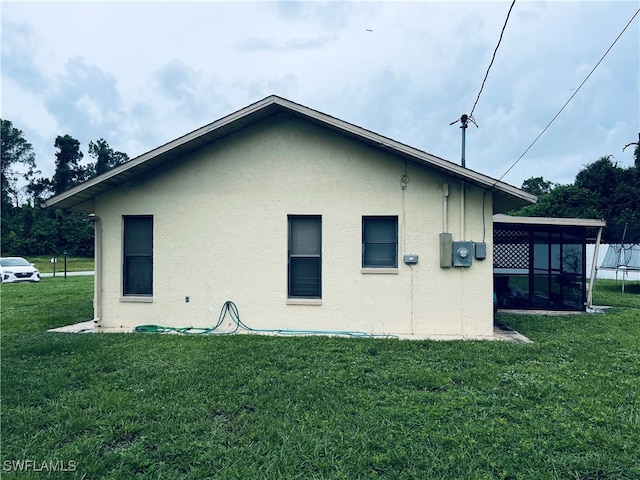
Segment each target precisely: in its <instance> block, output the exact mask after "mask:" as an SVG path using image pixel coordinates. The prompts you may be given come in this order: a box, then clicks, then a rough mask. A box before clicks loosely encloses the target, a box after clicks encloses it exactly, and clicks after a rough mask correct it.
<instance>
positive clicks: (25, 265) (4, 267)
mask: <svg viewBox="0 0 640 480" xmlns="http://www.w3.org/2000/svg"><path fill="white" fill-rule="evenodd" d="M39 281H40V271H39V270H38V269H37V268H36V267H35V265H34V264H33V263H30V262H28V261H27V260H25V259H24V258H22V257H5V258H0V283H13V282H39Z"/></svg>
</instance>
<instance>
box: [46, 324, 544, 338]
mask: <svg viewBox="0 0 640 480" xmlns="http://www.w3.org/2000/svg"><path fill="white" fill-rule="evenodd" d="M48 331H49V332H55V333H133V332H132V330H131V329H130V328H126V329H125V328H102V327H97V326H96V323H95V322H94V321H93V320H89V321H86V322H80V323H75V324H73V325H66V326H64V327H58V328H52V329H50V330H48ZM173 334H175V335H177V334H176V333H175V332H173ZM251 334H253V335H273V336H277V334H276V333H266V332H249V331H242V330H239V331H237V332H235V333H234V335H251ZM299 336H303V335H302V334H300V335H299ZM327 336H345V337H348V335H327ZM380 337H381V336H380ZM365 338H366V337H365ZM388 338H389V339H392V340H438V341H447V340H502V341H509V342H516V343H531V340H529V339H528V338H527V337H525V336H524V335H522V334H520V333H518V332H516V331H515V330H511V329H509V328H507V327H504V326H502V325H495V326H494V328H493V336H474V337H471V336H464V337H463V336H456V335H428V336H425V335H393V334H389V336H388Z"/></svg>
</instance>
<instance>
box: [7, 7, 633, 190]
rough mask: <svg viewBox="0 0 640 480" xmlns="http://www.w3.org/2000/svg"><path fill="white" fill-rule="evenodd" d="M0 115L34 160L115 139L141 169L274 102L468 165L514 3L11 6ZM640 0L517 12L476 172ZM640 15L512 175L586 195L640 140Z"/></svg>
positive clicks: (598, 50) (43, 163)
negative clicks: (608, 164) (197, 135)
mask: <svg viewBox="0 0 640 480" xmlns="http://www.w3.org/2000/svg"><path fill="white" fill-rule="evenodd" d="M0 6H1V11H0V15H1V22H2V24H1V27H2V30H1V31H2V78H1V81H2V91H1V95H2V97H1V116H2V118H3V119H7V120H11V121H12V122H13V124H14V126H15V127H17V128H19V129H20V130H22V131H23V132H24V134H25V137H26V139H27V140H28V141H29V142H31V143H32V144H33V146H34V150H35V153H36V161H37V163H38V167H39V168H40V169H41V170H42V173H43V175H44V176H49V177H50V176H51V175H52V174H53V171H54V158H55V157H54V154H55V149H54V147H53V143H54V140H55V138H56V136H57V135H65V134H69V135H71V136H72V137H74V138H76V139H78V140H79V141H80V142H81V144H82V149H83V151H84V153H85V159H86V160H89V158H88V156H87V155H86V153H87V145H88V143H89V141H92V140H94V141H95V140H97V139H99V138H104V139H105V140H106V141H107V142H108V143H109V145H110V146H111V147H112V148H114V149H115V150H119V151H123V152H125V153H127V154H128V155H129V156H130V157H135V156H137V155H140V154H142V153H144V152H146V151H148V150H151V149H152V148H155V147H157V146H159V145H161V144H164V143H166V142H167V141H170V140H173V139H174V138H177V137H179V136H181V135H183V134H185V133H187V132H190V131H192V130H194V129H196V128H199V127H201V126H203V125H206V124H208V123H210V122H212V121H214V120H216V119H218V118H220V117H223V116H225V115H227V114H229V113H232V112H234V111H236V110H238V109H241V108H243V107H245V106H247V105H249V104H251V103H253V102H256V101H258V100H260V99H262V98H264V97H266V96H268V95H271V94H276V95H280V96H282V97H285V98H287V99H289V100H292V101H294V102H297V103H300V104H303V105H305V106H307V107H310V108H313V109H316V110H319V111H321V112H324V113H327V114H329V115H332V116H335V117H338V118H340V119H342V120H346V121H348V122H351V123H354V124H356V125H358V126H360V127H364V128H366V129H369V130H372V131H374V132H376V133H379V134H381V135H384V136H387V137H390V138H392V139H394V140H397V141H400V142H403V143H405V144H408V145H411V146H413V147H416V148H419V149H421V150H424V151H427V152H429V153H432V154H434V155H437V156H440V157H442V158H445V159H447V160H451V161H453V162H456V163H459V162H460V155H461V132H460V128H458V125H454V126H451V125H450V123H451V122H452V121H455V120H456V119H458V118H460V116H461V115H462V114H463V113H467V114H468V113H470V112H471V109H472V107H473V104H474V102H475V100H476V97H477V95H478V92H479V91H480V87H481V84H482V80H483V78H484V76H485V73H486V71H487V67H488V66H489V63H490V61H491V57H492V54H493V52H494V49H495V47H496V45H497V42H498V39H499V36H500V31H501V29H502V27H503V24H504V22H505V19H506V16H507V12H508V11H509V7H510V6H511V0H505V1H491V2H484V1H474V2H460V1H449V2H444V1H411V2H409V1H408V2H360V1H348V2H336V1H331V2H322V3H321V2H312V1H307V2H290V1H285V2H272V1H262V2H214V1H198V2H157V1H156V2H153V1H129V2H124V1H119V2H89V1H86V2H51V1H48V2H24V1H19V2H18V1H8V2H7V1H2V3H1V4H0ZM638 7H639V4H638V1H618V2H616V1H600V2H598V1H551V2H541V1H525V0H519V1H517V2H516V4H515V6H514V7H513V10H512V12H511V16H510V18H509V22H508V24H507V27H506V30H505V32H504V37H503V40H502V43H501V45H500V48H499V49H498V52H497V55H496V58H495V62H494V64H493V66H492V67H491V70H490V73H489V76H488V79H487V81H486V85H485V87H484V90H483V91H482V94H481V96H480V98H479V101H478V103H477V106H476V108H475V111H474V117H475V119H476V122H477V124H478V126H479V128H476V127H475V126H470V128H469V129H468V130H467V150H466V160H467V167H468V168H471V169H473V170H476V171H479V172H482V173H484V174H487V175H490V176H492V177H495V178H500V177H502V176H503V175H504V174H505V172H506V171H507V169H508V168H509V167H511V166H512V165H513V163H514V162H515V161H516V160H517V159H518V158H519V157H520V156H521V155H522V154H523V152H524V151H525V150H526V149H527V148H528V147H529V146H530V144H531V143H532V142H533V141H534V140H535V138H536V137H537V136H538V135H539V134H540V133H541V132H542V130H543V129H544V128H545V126H546V125H547V124H548V123H549V122H550V121H551V119H552V118H553V117H554V115H556V114H557V113H558V111H559V110H560V109H561V108H562V106H563V105H564V104H565V102H567V100H569V98H570V97H571V96H572V95H573V94H574V93H576V90H578V88H579V86H580V84H581V83H582V82H583V81H584V79H585V78H586V77H587V75H588V74H589V72H590V71H591V70H592V69H593V68H594V67H595V66H596V64H597V63H598V61H599V60H600V59H601V57H602V56H603V55H604V54H605V52H606V51H607V49H608V48H609V47H610V46H611V44H612V43H613V42H614V40H615V39H616V37H617V36H618V35H619V34H620V32H622V30H623V29H624V27H625V25H627V23H628V22H629V21H630V20H631V19H632V18H633V16H634V15H635V14H636V13H637V11H638ZM639 25H640V15H637V16H636V17H635V19H634V20H633V21H632V22H631V24H630V25H629V26H628V28H627V30H626V31H625V32H624V34H622V36H621V37H620V39H619V40H618V42H617V43H616V44H615V46H614V47H613V48H612V49H611V51H610V52H609V54H608V55H607V56H606V57H605V58H604V60H603V61H602V63H601V64H600V65H599V66H598V68H597V69H596V70H595V72H594V73H593V74H592V75H591V77H590V78H589V79H588V80H587V81H586V83H585V84H584V86H583V87H582V88H581V89H579V91H578V92H577V94H576V95H575V97H574V98H573V99H572V100H571V102H570V103H569V104H568V105H567V107H566V108H565V110H564V111H563V112H562V113H561V114H560V116H559V117H558V118H557V119H556V120H555V121H554V122H553V124H552V125H551V126H550V127H549V129H548V130H547V132H546V133H545V134H544V135H543V136H542V137H541V138H540V139H539V140H538V142H537V143H536V144H535V145H534V146H533V147H532V148H531V149H530V150H529V152H528V153H527V154H526V155H525V156H524V157H523V158H522V159H521V160H520V161H519V163H518V164H517V165H516V166H515V167H513V168H512V169H511V171H509V173H508V174H507V175H506V176H504V181H506V182H508V183H511V184H513V185H516V186H520V185H521V184H522V181H523V180H525V179H527V178H530V177H537V176H543V177H544V178H545V179H546V180H549V181H552V182H556V183H570V182H573V180H574V177H575V175H576V173H577V172H578V171H579V170H580V169H581V168H582V167H583V166H584V165H586V164H588V163H590V162H593V161H595V160H597V159H598V158H600V157H601V156H604V155H612V156H614V157H615V159H616V160H617V161H618V162H619V163H620V165H622V166H624V167H627V166H630V165H632V164H633V149H632V148H628V149H627V150H625V152H622V147H623V146H624V145H625V144H627V143H629V142H634V141H637V140H638V132H640V93H639V92H640V88H639V85H640V78H639V77H640V51H639V50H640V27H639Z"/></svg>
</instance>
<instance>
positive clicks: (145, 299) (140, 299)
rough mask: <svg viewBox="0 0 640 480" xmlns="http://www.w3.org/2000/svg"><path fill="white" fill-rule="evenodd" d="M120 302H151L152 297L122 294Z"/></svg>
mask: <svg viewBox="0 0 640 480" xmlns="http://www.w3.org/2000/svg"><path fill="white" fill-rule="evenodd" d="M120 302H121V303H153V297H136V296H134V295H132V296H122V297H120Z"/></svg>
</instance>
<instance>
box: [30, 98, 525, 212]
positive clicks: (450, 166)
mask: <svg viewBox="0 0 640 480" xmlns="http://www.w3.org/2000/svg"><path fill="white" fill-rule="evenodd" d="M283 111H284V112H289V113H291V114H294V115H298V116H300V117H302V118H304V119H307V120H309V121H313V122H316V123H318V124H320V125H322V126H324V127H326V128H330V129H333V130H335V131H338V132H340V133H342V134H345V135H350V136H352V137H354V138H356V139H359V140H360V141H364V142H366V143H369V144H370V145H372V146H374V147H377V148H381V149H385V150H387V151H390V152H391V153H394V154H397V155H400V156H403V157H405V158H407V159H409V160H412V161H414V162H416V163H419V164H422V165H423V166H426V167H430V168H434V169H436V170H440V171H442V172H444V173H446V174H449V175H451V176H454V177H457V178H459V179H461V180H465V181H469V182H471V183H473V184H475V185H477V186H479V187H481V188H485V189H487V190H493V191H496V192H497V193H500V194H502V195H504V196H506V197H507V198H511V199H513V200H514V201H515V202H517V203H522V204H527V203H535V202H536V201H537V197H536V196H535V195H532V194H530V193H528V192H525V191H523V190H521V189H519V188H517V187H514V186H512V185H509V184H507V183H504V182H501V181H500V180H496V179H494V178H492V177H489V176H486V175H483V174H481V173H478V172H475V171H473V170H469V169H467V168H464V167H462V166H460V165H457V164H455V163H453V162H450V161H448V160H444V159H442V158H439V157H436V156H434V155H431V154H429V153H427V152H423V151H421V150H418V149H416V148H413V147H410V146H408V145H405V144H403V143H400V142H397V141H395V140H392V139H390V138H387V137H384V136H382V135H379V134H377V133H374V132H371V131H369V130H366V129H364V128H361V127H358V126H356V125H353V124H351V123H348V122H345V121H343V120H340V119H338V118H336V117H332V116H330V115H327V114H324V113H322V112H319V111H317V110H313V109H311V108H308V107H305V106H303V105H300V104H298V103H295V102H292V101H290V100H287V99H285V98H282V97H279V96H276V95H271V96H268V97H266V98H264V99H262V100H260V101H258V102H256V103H253V104H251V105H248V106H247V107H244V108H242V109H240V110H238V111H236V112H234V113H231V114H229V115H227V116H224V117H222V118H220V119H218V120H216V121H214V122H212V123H210V124H208V125H205V126H204V127H201V128H199V129H197V130H194V131H192V132H190V133H187V134H185V135H183V136H181V137H178V138H176V139H175V140H172V141H171V142H168V143H166V144H164V145H161V146H159V147H157V148H155V149H153V150H150V151H149V152H146V153H144V154H142V155H140V156H138V157H136V158H133V159H132V160H130V161H128V162H127V163H125V164H123V165H120V166H118V167H116V168H114V169H112V170H109V171H108V172H105V173H103V174H102V175H99V176H97V177H95V178H92V179H91V180H88V181H86V182H84V183H82V184H80V185H78V186H76V187H73V188H71V189H69V190H68V191H66V192H63V193H61V194H59V195H56V196H54V197H51V198H49V199H47V200H45V201H44V202H43V203H42V207H44V208H50V207H55V208H62V209H70V210H73V209H74V207H78V206H79V205H81V204H83V203H85V202H87V200H90V199H92V198H94V197H96V196H97V195H99V194H100V193H102V192H104V191H106V190H109V189H110V188H113V187H115V186H116V185H119V184H121V183H124V182H126V181H128V180H130V179H131V178H133V177H134V176H136V174H137V173H140V172H143V171H146V170H148V169H151V168H153V167H154V166H157V165H159V164H161V163H164V162H165V161H169V160H170V159H172V158H174V157H178V156H181V155H184V154H186V153H189V152H190V151H192V150H195V149H197V148H199V147H200V146H202V145H204V144H206V143H210V142H214V141H216V140H217V139H218V138H221V137H223V136H226V135H228V134H230V133H233V132H234V131H236V130H240V129H242V128H244V127H246V126H247V125H249V124H251V123H253V122H257V121H260V120H263V119H264V118H266V117H268V116H270V115H272V114H275V113H278V112H283ZM172 154H173V155H172Z"/></svg>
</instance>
